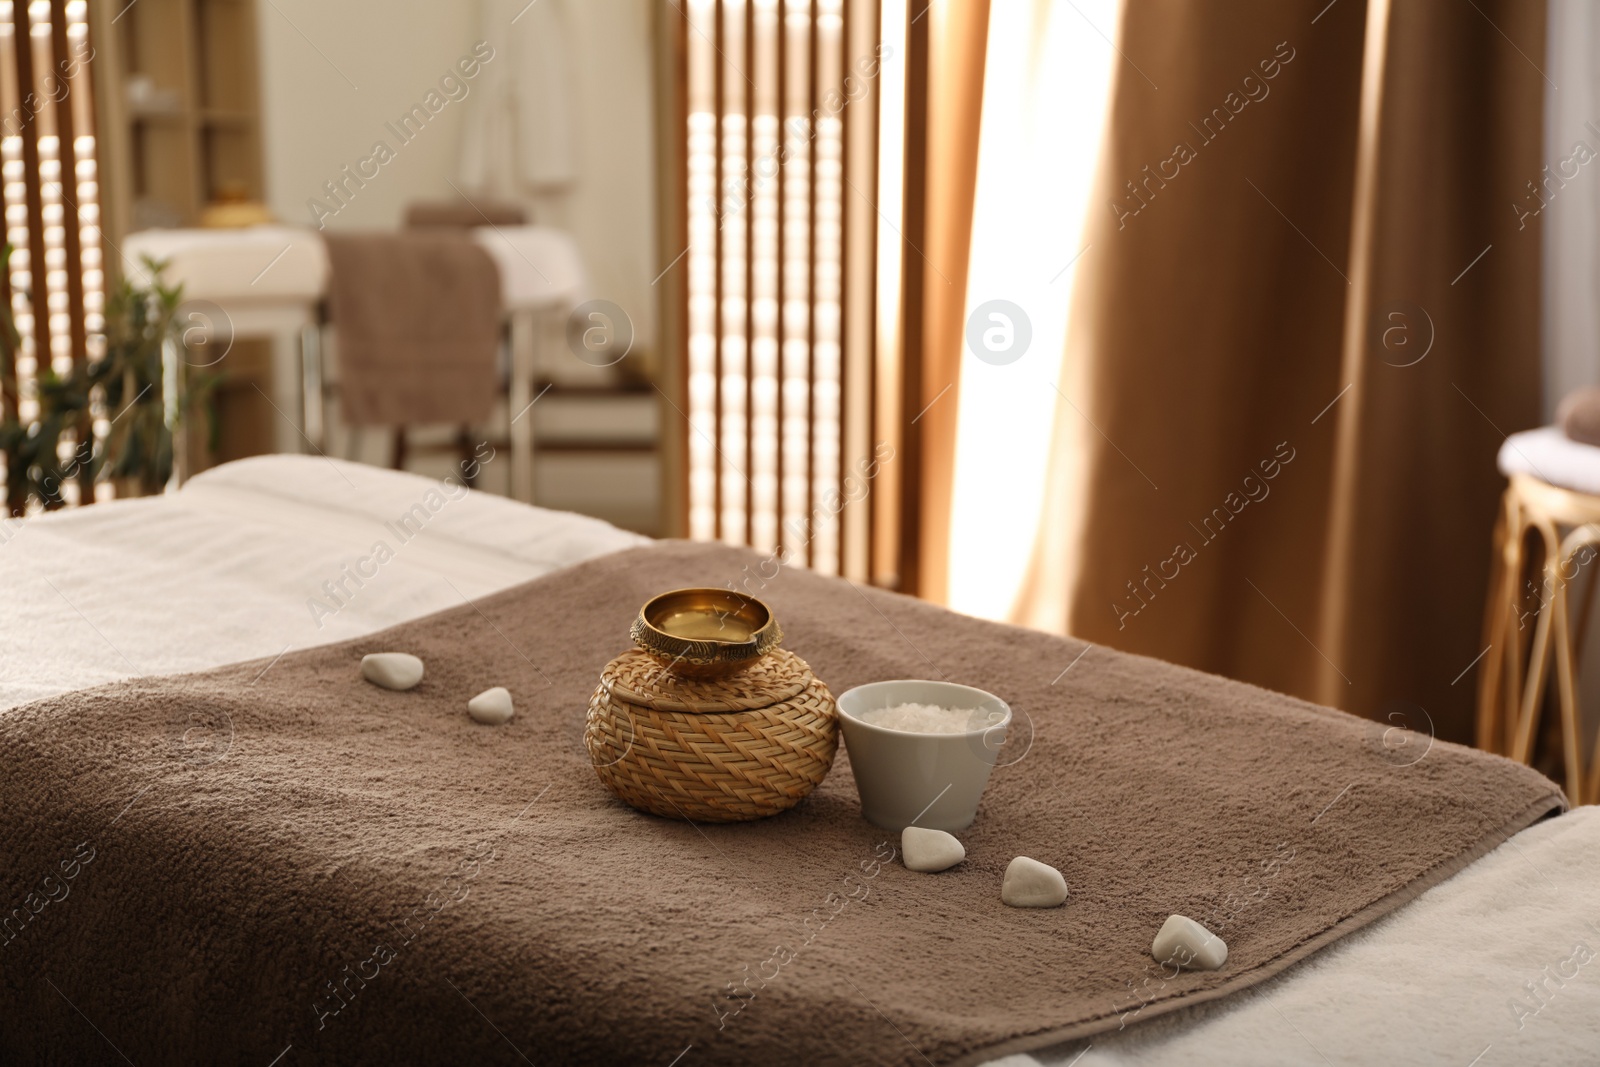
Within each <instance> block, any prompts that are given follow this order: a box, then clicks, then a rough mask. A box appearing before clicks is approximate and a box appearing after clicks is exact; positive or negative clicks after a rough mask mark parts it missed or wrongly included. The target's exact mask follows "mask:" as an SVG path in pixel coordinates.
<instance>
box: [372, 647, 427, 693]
mask: <svg viewBox="0 0 1600 1067" xmlns="http://www.w3.org/2000/svg"><path fill="white" fill-rule="evenodd" d="M361 677H363V678H365V679H366V680H367V681H369V682H371V683H372V684H373V685H381V686H383V687H384V688H385V689H414V688H416V685H417V683H418V682H420V681H422V661H421V660H420V659H418V658H417V657H415V656H413V655H411V654H410V653H409V652H373V653H371V654H369V655H366V656H362V657H361Z"/></svg>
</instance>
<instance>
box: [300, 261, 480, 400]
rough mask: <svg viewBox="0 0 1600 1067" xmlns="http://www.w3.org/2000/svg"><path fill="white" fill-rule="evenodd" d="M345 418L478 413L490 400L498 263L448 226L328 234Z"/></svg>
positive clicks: (332, 313)
mask: <svg viewBox="0 0 1600 1067" xmlns="http://www.w3.org/2000/svg"><path fill="white" fill-rule="evenodd" d="M325 240H326V241H327V243H328V260H329V263H330V265H331V267H332V281H331V283H330V285H329V290H328V311H329V316H330V317H331V318H332V319H333V325H334V330H335V332H336V335H337V337H338V341H339V378H340V385H339V403H340V412H341V414H342V415H343V418H344V422H345V423H346V425H350V426H373V425H385V426H406V425H410V424H414V423H465V422H478V421H481V420H483V419H485V418H487V417H488V415H489V413H490V411H491V409H492V408H493V406H494V396H495V386H496V381H495V352H496V349H497V347H498V345H499V341H500V272H499V270H498V269H497V268H496V267H495V265H494V260H493V259H492V258H490V256H489V254H488V253H487V252H485V251H484V250H483V249H482V248H481V247H480V246H479V245H478V244H477V243H476V242H474V241H472V240H471V239H469V238H467V237H465V236H462V235H459V234H453V233H410V234H358V235H354V236H350V235H335V234H326V235H325Z"/></svg>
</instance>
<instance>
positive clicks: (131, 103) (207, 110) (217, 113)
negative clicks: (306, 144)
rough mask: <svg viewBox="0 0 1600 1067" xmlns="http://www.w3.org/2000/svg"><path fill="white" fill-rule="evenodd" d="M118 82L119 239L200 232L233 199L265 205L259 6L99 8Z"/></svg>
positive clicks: (106, 114)
mask: <svg viewBox="0 0 1600 1067" xmlns="http://www.w3.org/2000/svg"><path fill="white" fill-rule="evenodd" d="M97 7H98V8H99V10H98V11H97V13H96V15H97V19H98V21H99V23H100V25H97V26H96V31H97V39H98V40H99V41H102V42H105V43H106V45H107V48H106V50H107V52H108V53H110V55H109V58H110V59H111V63H110V64H109V65H108V66H109V69H110V71H111V75H112V77H111V78H110V79H108V80H107V82H106V83H105V84H104V87H103V89H102V93H101V110H102V116H101V130H102V131H103V137H104V139H105V140H106V142H107V144H106V148H105V151H106V155H107V160H108V166H107V168H106V169H107V175H108V178H111V179H113V180H111V181H110V183H109V184H110V185H111V186H112V188H111V189H109V190H108V193H109V194H110V195H109V196H108V200H109V203H108V205H107V206H108V208H109V210H110V219H109V222H110V227H108V229H109V230H110V231H111V233H110V236H111V237H112V239H113V240H117V239H119V238H120V237H121V235H122V234H124V233H128V232H130V231H133V230H141V229H145V228H147V227H151V226H197V225H199V223H200V215H201V212H202V211H203V210H204V209H205V206H206V205H207V204H208V203H210V202H211V201H213V200H217V199H219V198H221V197H223V196H224V195H227V194H235V195H239V196H243V197H245V198H247V199H251V200H260V199H261V197H262V194H263V189H262V180H261V171H262V168H261V99H260V93H261V90H260V78H259V74H258V71H257V54H258V52H257V47H256V12H255V5H254V3H253V2H252V0H139V2H138V3H137V4H132V5H129V6H126V7H121V8H120V14H119V13H117V12H116V11H114V10H112V9H115V8H118V7H120V5H115V4H109V5H97Z"/></svg>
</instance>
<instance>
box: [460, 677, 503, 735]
mask: <svg viewBox="0 0 1600 1067" xmlns="http://www.w3.org/2000/svg"><path fill="white" fill-rule="evenodd" d="M467 714H468V715H471V716H472V717H473V718H474V719H476V720H477V721H478V722H481V723H483V724H484V725H486V726H499V725H500V724H501V723H505V722H510V721H511V693H510V691H509V690H507V689H506V687H505V686H503V685H497V686H495V687H494V688H493V689H485V690H484V691H483V692H481V693H479V694H478V695H477V696H475V697H473V698H472V699H471V700H469V701H467Z"/></svg>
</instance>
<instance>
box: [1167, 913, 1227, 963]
mask: <svg viewBox="0 0 1600 1067" xmlns="http://www.w3.org/2000/svg"><path fill="white" fill-rule="evenodd" d="M1150 954H1151V955H1152V956H1154V957H1155V958H1156V961H1157V962H1158V963H1176V964H1177V965H1178V966H1179V967H1188V968H1189V969H1190V970H1199V971H1214V970H1216V969H1217V968H1218V967H1221V966H1222V965H1223V964H1224V963H1227V962H1228V945H1227V942H1225V941H1223V940H1222V938H1220V937H1218V936H1217V935H1216V934H1214V933H1212V932H1211V931H1210V930H1207V929H1206V928H1205V927H1204V926H1201V925H1200V924H1199V923H1197V922H1195V921H1194V920H1193V919H1191V918H1189V917H1188V916H1187V915H1169V916H1167V921H1166V922H1164V923H1162V924H1161V930H1160V932H1158V933H1157V934H1156V939H1155V942H1154V943H1153V944H1152V945H1151V946H1150Z"/></svg>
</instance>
